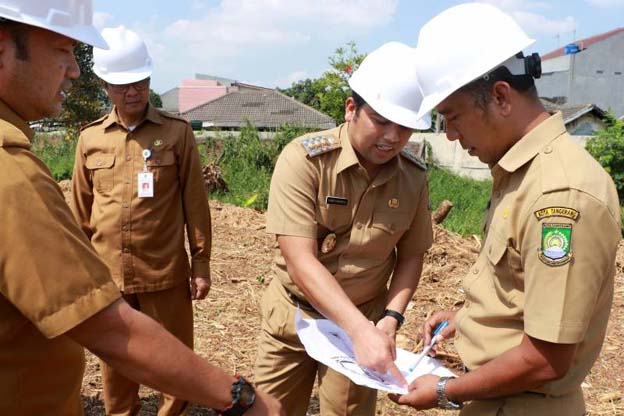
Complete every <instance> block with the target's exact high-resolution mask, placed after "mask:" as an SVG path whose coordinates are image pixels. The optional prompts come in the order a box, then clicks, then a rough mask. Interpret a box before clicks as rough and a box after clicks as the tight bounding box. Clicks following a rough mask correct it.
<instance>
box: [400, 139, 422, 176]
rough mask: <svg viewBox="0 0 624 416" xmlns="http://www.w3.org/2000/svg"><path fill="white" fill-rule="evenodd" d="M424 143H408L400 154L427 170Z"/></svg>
mask: <svg viewBox="0 0 624 416" xmlns="http://www.w3.org/2000/svg"><path fill="white" fill-rule="evenodd" d="M425 151H426V149H425V145H424V143H408V144H407V145H406V146H405V147H404V148H403V150H401V156H403V157H404V158H406V159H407V160H409V161H410V162H412V163H413V164H415V165H416V166H418V167H419V168H420V169H422V170H427V162H425Z"/></svg>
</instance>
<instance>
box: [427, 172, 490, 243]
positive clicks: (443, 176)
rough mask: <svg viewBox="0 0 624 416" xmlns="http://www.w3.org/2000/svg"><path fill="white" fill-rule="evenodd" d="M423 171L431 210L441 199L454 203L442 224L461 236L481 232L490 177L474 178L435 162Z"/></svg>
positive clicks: (488, 193) (479, 233)
mask: <svg viewBox="0 0 624 416" xmlns="http://www.w3.org/2000/svg"><path fill="white" fill-rule="evenodd" d="M427 173H428V175H429V198H430V200H431V206H432V209H434V210H435V209H436V207H437V206H438V205H439V204H440V202H442V201H443V200H445V199H448V200H449V201H451V202H452V203H453V205H454V207H453V209H452V210H451V212H450V214H449V216H448V217H447V218H446V220H444V223H443V225H444V228H446V229H447V230H450V231H453V232H456V233H458V234H461V235H463V236H469V235H473V234H476V235H482V234H483V230H482V225H483V218H484V213H485V208H486V205H487V202H488V200H489V197H490V190H491V188H492V181H491V180H483V181H477V180H474V179H470V178H467V177H463V176H458V175H456V174H454V173H452V172H450V171H449V170H446V169H442V168H438V167H435V166H433V167H431V168H430V169H429V171H428V172H427Z"/></svg>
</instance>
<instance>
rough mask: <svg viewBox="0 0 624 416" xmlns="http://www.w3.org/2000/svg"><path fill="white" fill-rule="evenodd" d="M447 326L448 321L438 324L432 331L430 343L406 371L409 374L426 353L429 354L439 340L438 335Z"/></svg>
mask: <svg viewBox="0 0 624 416" xmlns="http://www.w3.org/2000/svg"><path fill="white" fill-rule="evenodd" d="M447 326H448V321H442V322H440V323H439V324H438V326H437V327H436V329H435V330H434V331H433V334H432V336H431V341H430V342H429V344H428V345H427V346H425V349H424V350H423V352H421V353H420V355H419V356H418V359H417V360H416V362H415V363H414V364H412V365H411V366H410V368H409V369H408V371H409V372H410V373H411V372H412V371H414V370H415V369H416V367H418V364H420V362H421V361H422V359H423V358H424V357H425V355H427V353H429V351H430V350H431V348H432V347H433V346H434V345H435V343H436V342H438V339H439V337H438V334H439V333H440V332H441V331H442V330H443V329H444V328H446V327H447Z"/></svg>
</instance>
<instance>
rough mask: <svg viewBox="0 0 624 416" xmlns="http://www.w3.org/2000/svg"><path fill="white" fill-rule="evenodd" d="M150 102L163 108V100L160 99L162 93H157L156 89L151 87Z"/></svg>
mask: <svg viewBox="0 0 624 416" xmlns="http://www.w3.org/2000/svg"><path fill="white" fill-rule="evenodd" d="M149 102H150V104H151V105H153V106H154V107H156V108H162V100H161V99H160V95H158V93H156V91H154V90H153V89H151V88H150V93H149Z"/></svg>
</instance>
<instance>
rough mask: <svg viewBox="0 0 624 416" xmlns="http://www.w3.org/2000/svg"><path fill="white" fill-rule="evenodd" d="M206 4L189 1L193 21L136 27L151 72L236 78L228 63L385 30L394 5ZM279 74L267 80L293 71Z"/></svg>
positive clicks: (258, 0)
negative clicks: (148, 55) (151, 64)
mask: <svg viewBox="0 0 624 416" xmlns="http://www.w3.org/2000/svg"><path fill="white" fill-rule="evenodd" d="M206 4H207V2H203V4H202V2H200V1H197V0H194V1H193V3H192V5H193V9H194V11H195V13H194V15H195V16H196V17H191V18H187V19H183V20H177V21H175V22H172V23H170V24H167V25H162V24H157V23H156V21H160V22H162V20H160V18H159V19H154V21H151V22H150V21H143V22H141V24H140V27H138V28H137V31H139V33H141V34H142V35H143V36H144V38H145V39H146V42H147V43H148V47H149V48H150V51H151V53H152V55H153V57H154V61H155V63H156V66H157V69H159V70H160V71H163V72H165V73H166V74H167V75H169V76H171V75H172V74H178V76H177V77H176V78H177V79H180V78H182V77H189V76H192V74H193V72H206V73H213V74H218V75H223V76H236V74H234V73H232V72H234V71H235V70H234V69H233V65H234V63H233V62H234V61H237V62H238V64H239V65H240V64H241V62H242V61H244V62H246V63H247V65H252V66H253V65H260V64H259V62H263V59H265V56H266V55H271V56H277V55H280V54H284V56H287V55H288V54H292V53H293V51H295V50H296V51H302V50H304V49H305V48H306V47H314V46H316V47H318V45H319V44H320V43H322V42H323V41H325V42H327V43H329V44H331V45H332V47H336V46H338V45H339V44H338V43H337V42H340V41H337V39H342V41H344V39H345V38H346V40H350V39H352V38H353V37H354V36H355V35H358V34H360V35H361V34H363V33H367V32H368V31H370V30H372V29H373V28H375V27H378V26H382V25H385V24H387V23H389V22H390V21H392V19H393V17H394V15H395V13H396V9H397V6H398V0H296V1H293V0H220V1H219V2H218V4H217V5H216V6H205V5H206ZM148 20H149V19H148ZM249 62H251V64H249ZM283 71H284V72H283V74H280V73H279V72H278V73H275V74H274V78H273V79H279V80H281V81H288V78H289V77H291V76H292V77H294V74H296V72H294V69H293V68H287V69H286V68H284V70H283ZM288 73H290V75H286V74H288ZM292 80H293V81H295V79H294V78H292ZM290 83H292V82H290ZM290 83H289V84H288V85H290ZM280 84H281V82H280Z"/></svg>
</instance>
